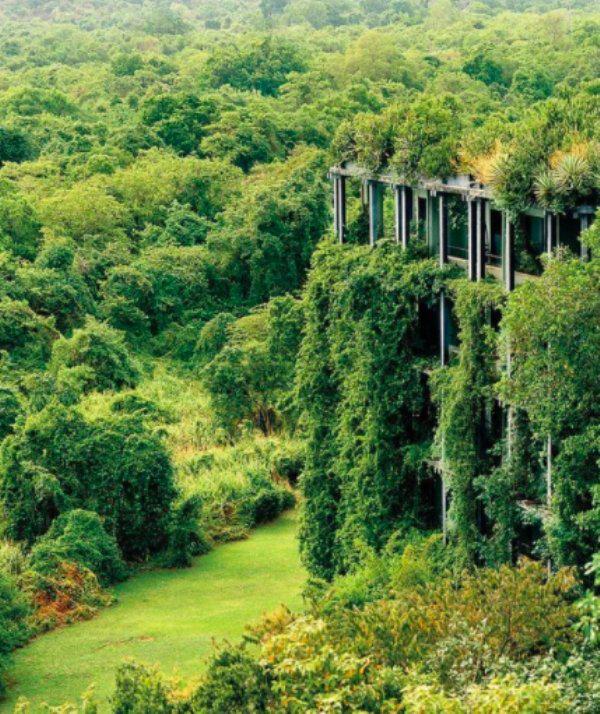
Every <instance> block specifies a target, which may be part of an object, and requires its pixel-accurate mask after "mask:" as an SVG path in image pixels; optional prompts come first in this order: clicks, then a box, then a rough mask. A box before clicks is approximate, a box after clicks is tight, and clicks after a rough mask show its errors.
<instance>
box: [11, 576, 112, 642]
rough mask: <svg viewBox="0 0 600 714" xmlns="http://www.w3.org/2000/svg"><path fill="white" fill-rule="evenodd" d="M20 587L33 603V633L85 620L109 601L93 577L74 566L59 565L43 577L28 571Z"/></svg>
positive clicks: (96, 579) (107, 595) (106, 594)
mask: <svg viewBox="0 0 600 714" xmlns="http://www.w3.org/2000/svg"><path fill="white" fill-rule="evenodd" d="M24 587H25V589H26V591H27V592H29V593H30V594H31V596H32V599H33V605H34V608H35V609H34V612H33V615H32V617H31V622H32V626H33V628H34V630H35V631H37V632H43V631H46V630H51V629H53V628H55V627H58V626H60V625H65V624H67V623H69V622H76V621H77V620H87V619H89V618H90V617H93V616H94V615H95V614H96V612H97V611H98V610H99V609H100V608H102V607H106V606H107V605H109V604H110V603H111V602H112V601H113V598H112V596H111V595H109V594H108V593H106V592H105V591H104V590H102V588H101V587H100V584H99V583H98V578H97V577H96V576H95V575H94V573H92V571H91V570H88V569H87V568H84V567H83V566H80V565H76V564H75V563H59V565H58V566H57V568H56V569H55V570H54V571H53V572H51V573H49V574H47V575H45V574H42V573H37V572H35V571H30V573H29V574H28V576H27V577H26V578H25V579H24Z"/></svg>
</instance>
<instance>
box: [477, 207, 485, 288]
mask: <svg viewBox="0 0 600 714" xmlns="http://www.w3.org/2000/svg"><path fill="white" fill-rule="evenodd" d="M475 249H476V253H477V255H476V257H475V265H476V271H475V272H476V279H477V280H482V279H483V277H484V276H485V263H484V245H483V201H482V200H481V199H478V200H477V203H476V204H475Z"/></svg>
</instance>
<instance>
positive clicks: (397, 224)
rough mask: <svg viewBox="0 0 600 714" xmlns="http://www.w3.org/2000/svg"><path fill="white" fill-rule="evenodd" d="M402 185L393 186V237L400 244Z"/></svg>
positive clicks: (402, 222)
mask: <svg viewBox="0 0 600 714" xmlns="http://www.w3.org/2000/svg"><path fill="white" fill-rule="evenodd" d="M402 191H403V187H402V186H394V238H395V239H396V243H398V244H399V245H400V244H402V245H403V247H406V246H404V244H403V242H402V231H403V224H404V221H403V213H402Z"/></svg>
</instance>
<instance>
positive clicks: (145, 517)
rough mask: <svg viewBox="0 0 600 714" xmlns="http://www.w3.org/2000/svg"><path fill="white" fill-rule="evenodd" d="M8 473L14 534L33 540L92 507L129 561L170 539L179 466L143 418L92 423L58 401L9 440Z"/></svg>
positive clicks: (0, 455) (3, 492) (2, 459)
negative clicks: (57, 520)
mask: <svg viewBox="0 0 600 714" xmlns="http://www.w3.org/2000/svg"><path fill="white" fill-rule="evenodd" d="M0 472H1V476H2V478H1V480H0V499H1V502H2V505H3V508H4V514H5V518H6V532H7V534H8V535H9V536H10V537H13V538H16V539H18V540H27V541H28V542H30V543H31V542H33V541H34V540H35V539H36V538H37V537H38V536H40V535H42V534H43V533H45V531H46V530H47V529H48V528H49V526H50V525H51V523H52V521H53V520H54V519H55V518H56V517H57V516H58V515H59V514H60V513H63V512H65V511H69V510H72V509H74V508H84V509H86V510H89V511H95V512H96V513H98V514H99V515H100V516H101V517H102V518H103V519H104V525H105V528H106V530H107V531H108V532H109V533H111V534H113V535H114V536H115V537H116V539H117V542H118V544H119V547H120V548H121V550H122V552H123V554H124V556H125V558H127V559H133V560H135V559H138V558H143V557H146V556H147V555H148V554H149V553H154V552H157V551H158V550H160V549H161V548H163V547H164V546H165V544H166V530H167V525H168V521H169V512H170V506H171V502H172V501H173V499H174V498H175V488H174V484H173V469H172V466H171V462H170V460H169V456H168V454H167V452H166V450H165V447H164V445H163V443H162V441H161V439H160V436H159V435H157V434H154V433H152V432H151V431H149V429H148V428H147V427H146V426H145V424H144V422H143V420H141V419H139V418H138V417H135V416H133V417H132V416H120V415H114V414H113V415H111V416H110V417H107V418H105V419H99V420H97V421H94V422H88V421H86V420H85V419H84V418H83V416H82V415H81V413H80V412H79V411H78V410H77V409H76V408H74V407H66V406H64V405H61V404H56V403H51V404H49V405H48V406H47V407H45V408H44V409H42V410H41V411H40V412H38V413H36V414H31V415H30V416H29V417H28V419H27V420H26V421H25V422H24V423H23V424H22V425H20V427H19V429H17V432H16V433H15V435H14V436H12V437H9V438H8V439H6V440H5V441H4V443H3V445H2V451H1V452H0Z"/></svg>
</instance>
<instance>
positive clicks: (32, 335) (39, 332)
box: [0, 297, 56, 367]
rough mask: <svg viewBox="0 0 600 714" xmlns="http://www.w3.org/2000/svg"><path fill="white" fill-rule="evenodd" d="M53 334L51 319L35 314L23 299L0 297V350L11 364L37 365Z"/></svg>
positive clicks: (45, 355)
mask: <svg viewBox="0 0 600 714" xmlns="http://www.w3.org/2000/svg"><path fill="white" fill-rule="evenodd" d="M55 335H56V333H55V330H54V325H53V321H52V320H51V319H45V318H42V317H40V316H39V315H36V313H35V312H33V310H32V309H31V308H30V307H29V306H28V305H27V303H26V302H23V301H17V300H11V299H9V298H7V297H4V298H2V299H0V350H6V352H7V353H8V355H9V357H10V360H11V361H12V362H14V363H15V364H17V365H21V366H24V367H26V366H29V367H41V366H42V365H43V364H44V363H45V362H46V361H47V360H48V358H49V357H50V347H51V344H52V341H53V340H54V337H55Z"/></svg>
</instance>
